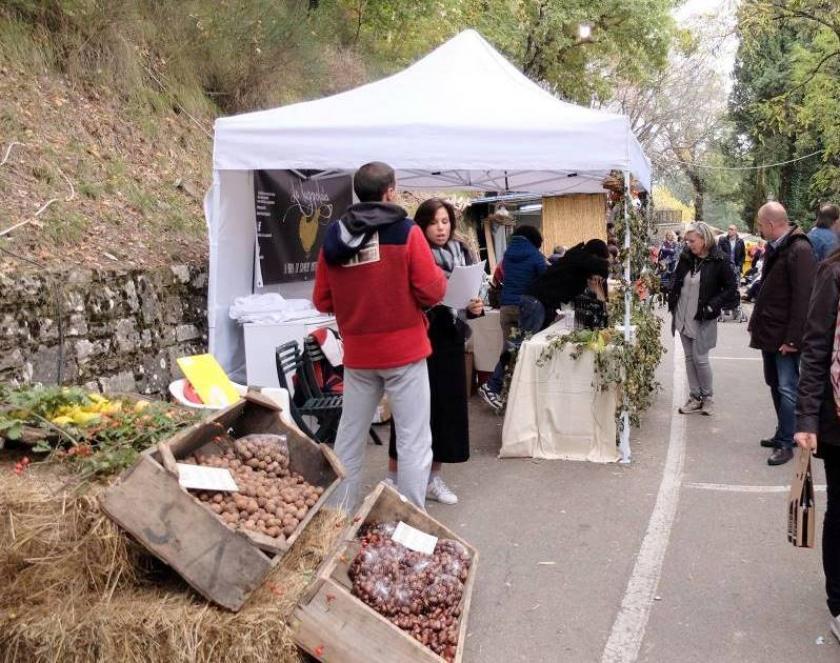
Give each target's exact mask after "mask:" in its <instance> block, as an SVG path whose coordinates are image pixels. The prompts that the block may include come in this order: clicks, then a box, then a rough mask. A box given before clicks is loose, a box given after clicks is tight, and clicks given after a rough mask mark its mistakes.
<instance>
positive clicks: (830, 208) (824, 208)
mask: <svg viewBox="0 0 840 663" xmlns="http://www.w3.org/2000/svg"><path fill="white" fill-rule="evenodd" d="M837 219H840V208H838V207H837V205H831V204H826V205H821V206H820V209H819V211H818V212H817V226H819V227H820V228H829V229H830V228H831V226H833V225H834V224H835V223H837Z"/></svg>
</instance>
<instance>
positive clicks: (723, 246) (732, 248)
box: [718, 226, 747, 277]
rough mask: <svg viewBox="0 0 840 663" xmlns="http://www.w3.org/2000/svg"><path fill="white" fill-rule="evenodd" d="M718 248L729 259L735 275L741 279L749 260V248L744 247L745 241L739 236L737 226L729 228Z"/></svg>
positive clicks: (720, 240)
mask: <svg viewBox="0 0 840 663" xmlns="http://www.w3.org/2000/svg"><path fill="white" fill-rule="evenodd" d="M718 248H720V250H721V251H723V254H724V255H725V256H726V257H727V258H729V262H730V263H731V264H732V265H734V267H735V273H736V274H737V275H738V276H739V277H740V276H741V271H742V270H743V269H744V261H745V260H746V258H747V247H746V246H745V245H744V240H742V239H741V238H740V237H739V236H738V229H737V228H736V227H735V226H729V230H728V231H727V233H726V234H725V235H721V237H720V239H719V240H718Z"/></svg>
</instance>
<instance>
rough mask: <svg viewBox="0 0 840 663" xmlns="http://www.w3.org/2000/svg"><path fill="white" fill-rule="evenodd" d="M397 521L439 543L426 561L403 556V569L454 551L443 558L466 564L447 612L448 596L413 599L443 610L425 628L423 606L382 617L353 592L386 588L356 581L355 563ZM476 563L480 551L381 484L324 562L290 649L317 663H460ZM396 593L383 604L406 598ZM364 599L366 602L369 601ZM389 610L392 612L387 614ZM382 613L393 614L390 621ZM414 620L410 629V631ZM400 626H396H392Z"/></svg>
mask: <svg viewBox="0 0 840 663" xmlns="http://www.w3.org/2000/svg"><path fill="white" fill-rule="evenodd" d="M399 521H402V522H404V523H405V524H407V525H410V526H411V527H414V528H416V529H419V530H421V531H422V532H425V533H426V534H431V535H433V536H435V537H437V538H438V539H439V541H438V545H437V546H436V547H435V553H434V555H429V556H425V555H423V554H422V553H415V552H413V551H410V552H407V553H405V555H404V557H403V558H402V560H401V561H400V564H401V565H403V566H404V565H405V564H406V563H407V562H408V563H411V564H417V562H418V561H419V562H420V563H421V564H422V563H423V561H424V559H423V558H426V557H428V558H429V560H430V561H432V558H433V557H435V556H437V554H438V551H440V550H442V549H443V550H446V551H447V553H448V552H451V551H452V550H453V549H457V550H458V551H459V552H458V554H457V555H455V556H454V557H453V556H452V555H449V554H447V555H446V556H447V557H448V559H449V560H450V563H451V560H453V559H455V561H456V563H458V561H457V560H458V557H459V556H460V557H461V559H462V560H463V562H464V564H463V566H462V567H459V568H461V575H460V580H461V581H463V582H460V583H458V589H459V591H458V594H457V597H456V599H455V601H454V603H456V604H455V605H452V606H446V610H444V609H443V607H444V606H445V598H446V597H444V596H440V595H438V596H434V595H430V594H429V593H428V592H423V591H422V588H421V591H420V592H419V593H418V594H415V597H416V596H425V597H426V598H427V599H429V600H431V601H432V602H435V603H436V605H438V606H440V609H439V610H437V613H438V616H436V617H434V619H433V620H431V621H427V622H425V623H424V625H423V626H422V627H418V626H417V625H416V622H418V621H420V620H418V619H417V614H418V613H419V612H421V611H422V609H423V608H424V607H425V608H427V609H428V607H429V606H428V604H426V605H425V606H419V605H416V604H415V605H413V606H412V605H411V601H412V600H414V599H409V600H408V602H406V603H404V604H403V607H402V610H401V611H399V610H393V608H394V606H381V607H382V608H383V610H382V611H378V610H375V609H374V608H373V607H371V605H369V604H368V603H366V602H365V601H363V600H362V599H361V598H359V597H358V596H357V594H358V590H359V589H360V587H364V586H365V584H368V585H370V584H372V585H373V586H374V588H375V589H374V593H375V590H378V589H381V586H380V585H381V583H382V582H388V581H385V580H382V579H381V578H380V579H379V580H377V579H376V578H360V577H359V569H360V565H359V560H360V556H361V555H362V554H363V551H364V550H365V549H366V547H365V546H366V545H368V544H369V543H370V541H371V540H372V538H371V537H372V536H373V537H376V536H380V537H381V532H379V533H377V532H376V529H377V528H379V527H381V524H383V523H389V524H394V523H398V522H399ZM382 538H384V537H382ZM382 538H380V542H381V541H382ZM444 540H446V541H444ZM386 543H387V541H386ZM441 544H443V545H441ZM371 547H372V546H371ZM404 550H406V549H404ZM406 558H411V559H406ZM389 563H390V564H392V565H393V564H394V562H393V561H390V562H385V564H386V565H387V564H389ZM477 564H478V551H477V550H476V549H475V548H473V547H472V546H471V545H470V544H468V543H467V542H466V541H464V540H463V539H461V538H460V537H458V536H457V535H456V534H455V533H454V532H452V531H451V530H450V529H448V528H447V527H446V526H445V525H443V524H441V523H439V522H438V521H437V520H435V519H434V518H432V517H431V516H430V515H429V514H427V513H426V512H424V511H421V510H420V509H418V508H417V507H416V506H414V505H413V504H411V503H410V502H408V501H407V500H406V499H405V498H403V497H402V496H401V495H400V494H399V493H398V492H397V491H395V490H394V489H392V488H390V487H389V486H388V485H387V484H385V483H380V484H379V485H378V486H377V487H376V488H375V489H374V490H373V491H372V492H371V493H370V494H369V495H368V496H367V498H365V501H364V503H363V504H362V506H361V508H360V509H359V511H358V512H357V513H356V515H355V517H354V518H353V520H352V522H351V524H350V525H349V526H348V528H347V529H346V530H345V532H344V533H343V534H342V537H341V539H340V541H339V543H338V544H337V546H336V548H335V550H334V551H333V552H332V553H331V554H330V556H329V557H327V559H325V560H324V563H323V564H322V565H321V567H320V569H319V570H318V576H317V578H316V579H315V580H314V581H313V582H312V584H311V585H310V586H309V587H308V588H307V590H306V592H305V593H304V595H303V597H302V598H301V600H300V602H299V603H298V607H297V608H296V610H295V613H294V616H293V618H292V622H291V626H292V630H293V632H294V634H295V642H297V644H298V646H299V647H301V649H303V650H304V651H306V652H307V653H308V654H310V655H311V656H314V657H315V658H316V659H317V660H319V661H323V662H328V663H370V662H371V661H388V663H409V662H415V661H420V662H428V663H446V662H450V661H454V662H455V663H460V661H461V659H462V656H463V652H464V645H465V640H466V633H467V620H468V617H469V611H470V601H471V598H472V591H473V586H474V584H475V577H476V571H477ZM373 568H376V567H375V566H374V567H373ZM368 570H370V567H369V568H368ZM455 573H458V572H457V571H455ZM429 575H430V576H432V577H429V578H428V580H427V582H428V583H429V585H431V586H433V585H435V583H436V578H435V577H434V576H435V574H434V573H430V574H429ZM417 579H418V576H417V575H414V576H413V577H412V578H411V582H412V585H413V587H412V589H417V588H416V582H417ZM431 588H432V589H433V587H431ZM369 589H370V588H369ZM393 590H394V591H392V592H389V593H388V594H387V595H386V598H385V602H387V601H388V600H391V597H393V599H394V600H399V595H398V594H399V592H404V593H406V592H407V593H410V592H411V590H410V589H408V588H407V587H403V589H400V590H398V589H397V588H396V587H394V588H393ZM367 598H368V601H369V599H370V598H371V597H370V596H368V597H367ZM369 602H370V601H369ZM386 607H390V608H392V609H391V610H390V611H389V610H386V609H385V608H386ZM427 612H428V610H427ZM384 613H388V614H390V618H388V617H386V616H385V614H384ZM412 621H414V622H415V627H414V631H413V632H412V630H411V629H412V627H411V623H412ZM397 623H400V624H401V626H397ZM432 647H434V648H435V649H436V650H437V652H436V651H433V649H432Z"/></svg>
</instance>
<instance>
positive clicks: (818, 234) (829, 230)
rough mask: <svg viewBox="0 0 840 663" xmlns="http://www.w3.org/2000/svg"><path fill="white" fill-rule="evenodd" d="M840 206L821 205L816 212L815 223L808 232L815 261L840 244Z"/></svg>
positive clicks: (818, 260)
mask: <svg viewBox="0 0 840 663" xmlns="http://www.w3.org/2000/svg"><path fill="white" fill-rule="evenodd" d="M838 219H840V208H838V207H837V205H822V206H821V207H820V209H819V211H818V212H817V224H816V225H815V226H814V227H813V228H811V230H810V231H809V232H808V239H810V240H811V250H812V251H813V252H814V258H815V259H816V261H817V262H822V261H823V260H825V259H826V258H828V256H829V255H830V254H832V253H833V252H834V249H836V248H837V246H838V244H840V238H838V235H837V232H838V229H839V228H838V226H840V224H838V222H837V220H838Z"/></svg>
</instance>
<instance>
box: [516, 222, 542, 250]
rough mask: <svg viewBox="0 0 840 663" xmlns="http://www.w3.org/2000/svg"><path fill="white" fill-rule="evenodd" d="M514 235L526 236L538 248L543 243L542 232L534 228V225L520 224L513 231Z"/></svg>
mask: <svg viewBox="0 0 840 663" xmlns="http://www.w3.org/2000/svg"><path fill="white" fill-rule="evenodd" d="M513 236H514V237H516V236H519V237H524V238H525V239H527V240H528V241H529V242H531V244H533V245H534V246H535V247H536V248H540V247H541V246H542V243H543V238H542V233H541V232H540V231H539V230H537V229H536V228H534V226H519V227H518V228H517V229H516V230H514V231H513Z"/></svg>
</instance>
